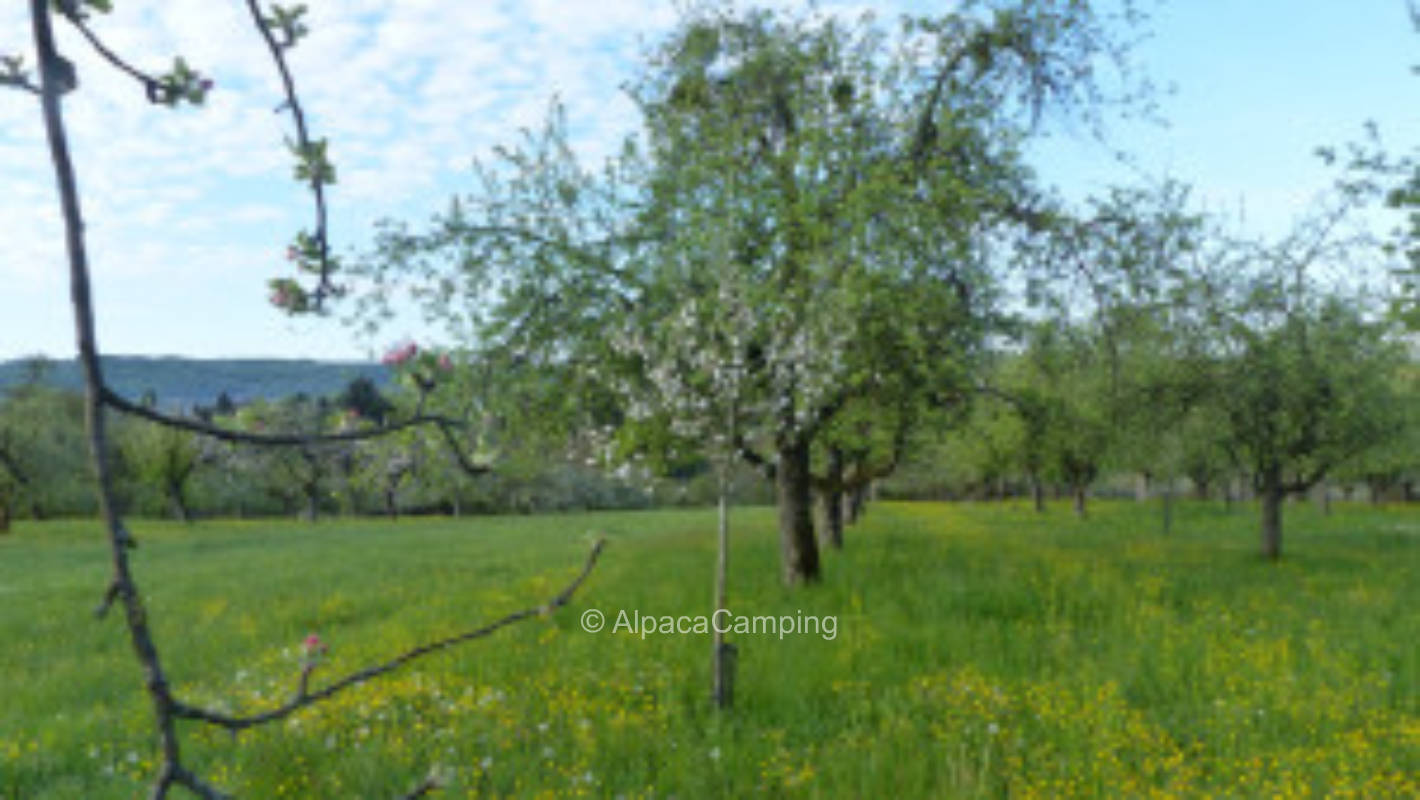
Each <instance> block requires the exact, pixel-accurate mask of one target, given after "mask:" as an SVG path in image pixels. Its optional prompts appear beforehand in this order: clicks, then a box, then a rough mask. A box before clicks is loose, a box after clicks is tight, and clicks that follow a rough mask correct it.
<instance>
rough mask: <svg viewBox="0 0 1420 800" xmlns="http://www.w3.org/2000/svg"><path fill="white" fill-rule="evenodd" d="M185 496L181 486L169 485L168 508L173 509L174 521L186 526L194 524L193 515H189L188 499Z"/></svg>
mask: <svg viewBox="0 0 1420 800" xmlns="http://www.w3.org/2000/svg"><path fill="white" fill-rule="evenodd" d="M183 494H184V492H183V490H182V485H181V484H169V486H168V506H169V507H170V508H171V509H172V514H173V519H175V520H177V521H178V522H181V523H182V524H184V525H186V524H188V523H190V522H192V515H191V514H189V513H188V510H187V498H186V497H184V496H183Z"/></svg>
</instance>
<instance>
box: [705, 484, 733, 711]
mask: <svg viewBox="0 0 1420 800" xmlns="http://www.w3.org/2000/svg"><path fill="white" fill-rule="evenodd" d="M726 460H728V457H727V458H726ZM729 473H730V468H729V465H728V464H727V463H723V462H722V463H721V465H720V481H719V482H720V491H719V495H720V496H719V502H718V506H719V512H720V513H719V526H718V530H717V536H716V549H717V551H718V557H717V558H716V559H715V618H716V619H719V618H721V617H723V616H724V615H723V614H721V612H722V611H723V612H726V613H728V610H729V606H728V605H727V603H728V602H729V594H728V584H729V575H730V478H729ZM711 632H712V633H713V634H714V635H713V636H712V638H711V653H710V657H711V665H710V669H711V677H710V700H711V702H713V703H714V704H715V707H716V708H729V707H730V706H732V705H734V702H735V674H734V673H735V646H734V645H732V644H729V643H728V642H726V641H725V630H724V626H723V625H720V624H716V625H714V626H713V627H712V628H711Z"/></svg>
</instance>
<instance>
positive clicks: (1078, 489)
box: [1074, 483, 1088, 519]
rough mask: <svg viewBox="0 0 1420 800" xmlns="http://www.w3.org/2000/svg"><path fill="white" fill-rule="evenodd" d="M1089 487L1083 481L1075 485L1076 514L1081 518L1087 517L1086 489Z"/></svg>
mask: <svg viewBox="0 0 1420 800" xmlns="http://www.w3.org/2000/svg"><path fill="white" fill-rule="evenodd" d="M1087 488H1088V487H1086V486H1085V485H1084V484H1083V483H1081V484H1076V485H1075V490H1074V494H1075V516H1077V517H1079V518H1080V519H1084V518H1085V490H1086V489H1087Z"/></svg>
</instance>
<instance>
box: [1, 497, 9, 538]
mask: <svg viewBox="0 0 1420 800" xmlns="http://www.w3.org/2000/svg"><path fill="white" fill-rule="evenodd" d="M9 532H10V503H9V501H8V500H5V499H4V498H0V533H9Z"/></svg>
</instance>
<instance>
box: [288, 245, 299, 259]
mask: <svg viewBox="0 0 1420 800" xmlns="http://www.w3.org/2000/svg"><path fill="white" fill-rule="evenodd" d="M297 255H298V253H297V252H296V247H295V245H292V246H290V247H288V248H286V260H287V261H295V260H296V256H297Z"/></svg>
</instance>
